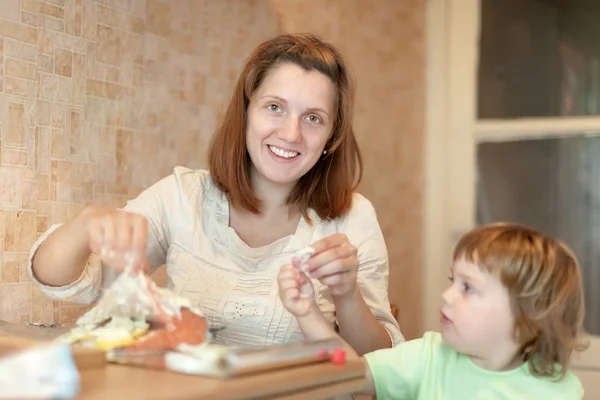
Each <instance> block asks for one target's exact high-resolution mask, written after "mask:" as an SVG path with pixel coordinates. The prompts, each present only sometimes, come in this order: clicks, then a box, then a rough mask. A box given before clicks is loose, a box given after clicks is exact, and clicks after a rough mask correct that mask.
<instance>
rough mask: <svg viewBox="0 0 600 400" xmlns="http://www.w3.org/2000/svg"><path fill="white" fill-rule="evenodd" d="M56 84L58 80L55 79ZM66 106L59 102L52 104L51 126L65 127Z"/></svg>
mask: <svg viewBox="0 0 600 400" xmlns="http://www.w3.org/2000/svg"><path fill="white" fill-rule="evenodd" d="M57 84H58V80H57ZM65 115H66V108H65V106H64V105H62V104H59V103H53V104H52V126H53V127H55V128H64V127H65Z"/></svg>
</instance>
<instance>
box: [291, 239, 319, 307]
mask: <svg viewBox="0 0 600 400" xmlns="http://www.w3.org/2000/svg"><path fill="white" fill-rule="evenodd" d="M314 254H315V249H313V248H312V247H306V248H304V249H302V250H299V251H298V253H296V255H295V256H294V259H293V261H292V263H293V264H294V266H295V267H296V268H297V269H298V272H300V273H301V274H302V275H303V276H304V280H305V282H304V283H303V284H302V285H300V297H303V298H310V297H313V296H314V289H313V285H312V282H311V280H310V277H309V276H308V275H307V274H306V271H307V267H308V266H307V264H306V262H307V261H308V260H309V259H310V258H311V257H312V256H313V255H314Z"/></svg>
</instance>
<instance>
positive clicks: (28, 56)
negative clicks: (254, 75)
mask: <svg viewBox="0 0 600 400" xmlns="http://www.w3.org/2000/svg"><path fill="white" fill-rule="evenodd" d="M422 3H423V2H418V3H415V2H412V1H409V0H402V1H392V0H386V1H379V2H377V7H375V6H374V5H373V4H372V3H371V2H369V1H367V0H352V1H342V0H337V1H328V2H322V1H319V2H317V1H302V2H301V1H296V0H286V1H267V0H257V1H236V2H224V1H217V0H204V1H199V0H195V1H193V0H176V1H168V2H167V1H158V0H98V1H88V0H48V1H45V2H42V1H39V2H38V1H37V0H3V1H2V2H1V5H0V96H1V97H0V110H1V112H0V127H1V132H2V140H1V141H2V146H1V147H2V151H1V153H0V235H3V237H2V239H3V240H0V252H1V254H2V284H1V286H0V318H1V319H4V320H7V321H13V322H41V323H68V322H72V321H73V320H74V319H75V318H76V317H77V316H78V315H80V314H81V312H82V311H83V309H82V308H81V307H80V306H75V305H72V304H62V303H61V304H59V303H56V302H51V301H48V300H47V299H45V298H44V297H43V296H42V295H41V294H40V292H39V291H38V290H37V289H36V288H35V287H34V286H32V285H31V284H30V283H29V282H28V278H27V276H26V273H25V262H26V259H27V252H28V250H29V247H30V245H31V243H32V242H33V241H34V240H35V238H36V237H37V236H38V235H39V234H40V233H41V232H43V231H45V230H46V229H47V227H48V226H49V225H50V224H53V223H56V222H62V221H64V220H68V219H69V218H71V217H72V216H74V215H75V214H76V213H77V212H79V211H80V210H81V209H82V208H83V207H84V206H85V205H86V204H90V203H93V204H101V205H107V206H120V205H122V204H124V202H125V200H126V199H127V198H130V197H132V196H135V195H136V194H137V193H139V191H141V190H142V189H143V188H145V187H147V186H148V185H150V184H151V183H152V182H154V181H156V180H157V179H159V178H160V177H162V176H164V175H166V174H168V173H169V172H170V170H171V169H172V167H173V166H174V165H176V164H183V165H187V166H190V167H203V166H205V149H206V144H207V140H208V139H209V137H210V135H211V133H212V130H213V128H214V126H215V121H216V119H217V117H218V115H219V113H220V111H221V109H222V106H223V103H224V101H226V99H227V97H226V96H228V95H229V93H230V88H231V86H232V82H233V79H235V77H236V75H237V73H238V71H239V68H240V66H241V64H242V63H243V60H244V59H245V57H247V55H248V54H249V52H250V51H251V50H252V48H253V47H254V46H255V45H256V44H258V43H260V42H261V41H262V40H264V39H266V38H267V37H269V36H272V35H274V34H276V33H278V32H281V31H308V30H313V31H317V32H319V33H321V34H323V35H324V36H325V37H326V38H327V39H330V40H332V41H333V42H334V43H336V44H338V45H339V46H340V48H341V49H342V51H343V52H344V53H345V54H347V57H348V60H349V61H350V63H351V65H352V67H353V69H354V71H355V75H356V80H357V82H358V96H357V109H356V111H357V115H356V129H357V134H358V137H359V140H360V142H361V146H362V149H363V153H364V158H365V164H366V174H365V177H364V181H363V184H362V185H361V188H360V190H361V192H363V193H364V194H365V195H366V196H367V197H369V199H370V200H371V201H373V203H374V204H375V207H376V208H377V210H378V213H379V216H380V222H381V225H382V229H383V231H384V234H385V236H386V240H387V243H388V248H389V252H390V259H391V265H392V272H391V274H392V276H391V281H390V296H391V299H392V301H393V302H395V303H397V304H398V305H399V306H400V317H401V323H402V327H403V329H404V331H405V332H406V333H407V334H408V336H414V335H415V334H416V333H418V331H419V330H420V312H421V311H420V310H421V308H420V307H421V306H420V284H415V282H420V280H421V273H420V264H421V259H420V256H421V254H420V252H421V197H422V195H421V186H422V183H421V180H422V165H421V164H422V156H421V154H422V143H421V142H422V139H421V137H422V135H423V130H424V128H423V118H424V117H423V114H424V100H423V96H424V85H425V83H424V79H425V78H424V72H425V71H424V55H423V53H424V43H423V42H424V38H423V36H424V33H423V23H424V21H423V20H424V15H423V14H424V4H422ZM359 27H360V30H358V29H357V28H359ZM391 171H393V172H392V173H390V172H391ZM409 305H410V306H409Z"/></svg>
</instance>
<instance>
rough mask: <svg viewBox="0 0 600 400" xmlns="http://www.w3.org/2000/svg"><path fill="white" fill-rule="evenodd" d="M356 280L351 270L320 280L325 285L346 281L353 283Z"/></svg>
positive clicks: (335, 284)
mask: <svg viewBox="0 0 600 400" xmlns="http://www.w3.org/2000/svg"><path fill="white" fill-rule="evenodd" d="M354 280H355V278H354V276H353V274H351V273H350V272H346V273H340V274H335V275H329V276H325V277H323V278H321V279H319V281H320V282H321V283H322V284H323V285H327V286H337V285H341V284H344V283H351V282H353V281H354Z"/></svg>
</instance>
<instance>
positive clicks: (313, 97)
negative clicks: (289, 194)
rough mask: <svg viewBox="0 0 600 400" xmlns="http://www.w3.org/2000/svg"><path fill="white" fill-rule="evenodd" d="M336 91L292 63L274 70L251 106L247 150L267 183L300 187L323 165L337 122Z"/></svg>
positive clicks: (314, 73) (323, 78) (318, 75)
mask: <svg viewBox="0 0 600 400" xmlns="http://www.w3.org/2000/svg"><path fill="white" fill-rule="evenodd" d="M334 113H335V86H334V84H333V83H332V82H331V80H330V79H329V78H328V77H327V76H326V75H324V74H322V73H321V72H318V71H316V70H312V71H306V70H304V69H303V68H301V67H299V66H297V65H296V64H292V63H283V64H280V65H278V66H275V67H274V68H273V69H271V70H270V71H269V72H268V74H267V75H266V77H265V79H264V80H263V82H262V84H261V85H260V86H259V87H258V89H257V90H256V91H255V93H254V95H253V97H252V99H250V105H249V106H248V128H247V131H246V147H247V149H248V153H249V154H250V158H251V159H252V163H253V166H254V170H255V171H253V172H254V173H256V172H258V174H259V175H260V177H262V179H265V180H267V181H269V182H272V183H275V184H280V185H291V184H295V183H296V182H297V181H298V180H299V179H300V178H301V177H302V176H303V175H304V174H306V173H307V172H308V171H309V170H310V169H311V168H312V167H313V166H314V165H315V164H316V163H317V162H318V161H319V158H320V157H321V155H322V154H323V150H324V148H325V144H326V143H327V141H328V139H329V137H330V136H331V132H332V127H333V121H334V119H335V115H334Z"/></svg>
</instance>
